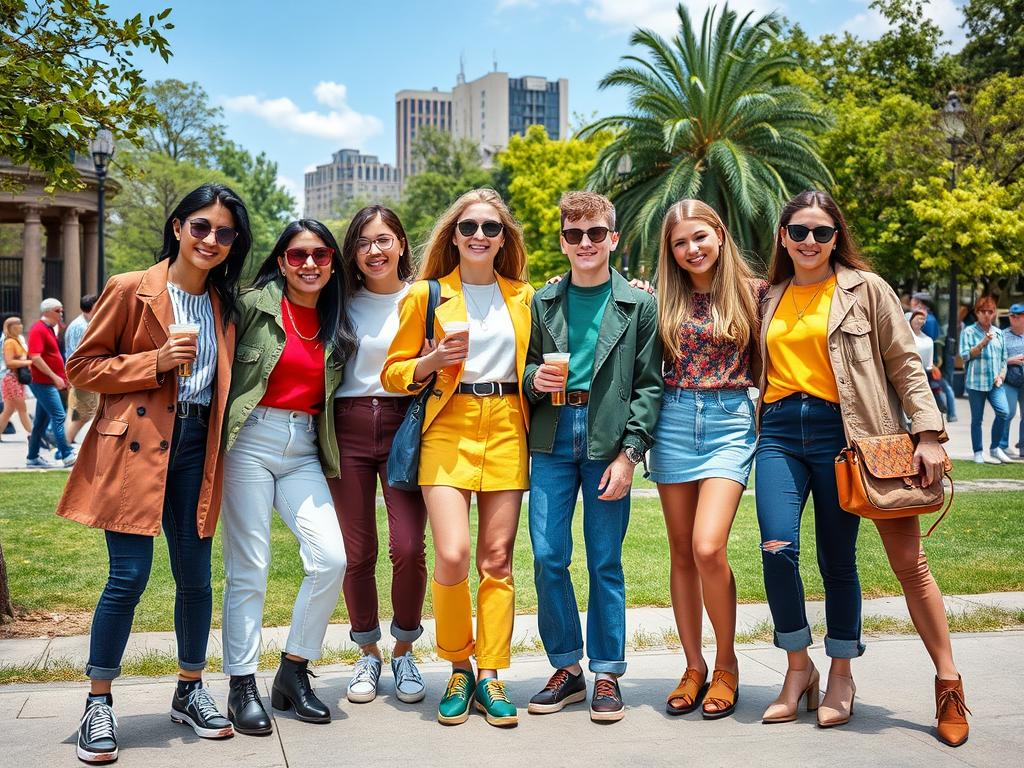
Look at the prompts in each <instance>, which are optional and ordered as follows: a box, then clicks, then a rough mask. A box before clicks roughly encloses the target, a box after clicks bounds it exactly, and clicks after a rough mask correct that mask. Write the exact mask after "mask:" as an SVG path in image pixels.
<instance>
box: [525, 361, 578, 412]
mask: <svg viewBox="0 0 1024 768" xmlns="http://www.w3.org/2000/svg"><path fill="white" fill-rule="evenodd" d="M568 378H569V355H568V353H565V352H549V353H547V354H546V355H544V364H543V365H541V366H539V367H538V368H537V372H536V373H535V374H534V376H533V388H534V389H535V390H537V391H538V392H550V393H551V404H552V405H564V404H565V383H566V381H567V380H568Z"/></svg>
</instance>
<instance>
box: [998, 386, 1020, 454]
mask: <svg viewBox="0 0 1024 768" xmlns="http://www.w3.org/2000/svg"><path fill="white" fill-rule="evenodd" d="M1003 394H1004V395H1005V396H1006V423H1005V424H1004V425H1003V439H1002V440H1000V441H999V447H1000V448H1002V449H1003V450H1006V449H1007V448H1009V447H1010V422H1011V421H1013V417H1014V416H1016V415H1017V410H1018V408H1017V406H1018V405H1019V406H1020V423H1019V424H1018V426H1019V427H1020V432H1019V434H1018V435H1017V448H1018V450H1021V449H1024V389H1019V388H1017V387H1011V386H1010V385H1009V384H1003Z"/></svg>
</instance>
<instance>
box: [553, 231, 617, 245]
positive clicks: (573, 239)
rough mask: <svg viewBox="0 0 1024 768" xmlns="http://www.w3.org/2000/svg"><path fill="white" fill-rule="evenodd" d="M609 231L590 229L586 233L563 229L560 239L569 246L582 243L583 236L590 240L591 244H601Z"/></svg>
mask: <svg viewBox="0 0 1024 768" xmlns="http://www.w3.org/2000/svg"><path fill="white" fill-rule="evenodd" d="M610 231H611V230H610V229H608V227H591V228H590V229H588V230H587V231H586V232H584V231H583V230H582V229H563V230H562V237H564V238H565V242H567V243H568V244H569V245H579V244H580V243H582V242H583V236H584V235H586V236H587V237H589V238H590V242H592V243H603V242H604V239H605V238H606V237H608V233H609V232H610Z"/></svg>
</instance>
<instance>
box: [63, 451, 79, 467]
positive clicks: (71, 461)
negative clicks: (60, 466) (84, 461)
mask: <svg viewBox="0 0 1024 768" xmlns="http://www.w3.org/2000/svg"><path fill="white" fill-rule="evenodd" d="M77 460H78V454H77V453H76V452H75V451H72V452H71V453H69V454H68V455H67V456H65V457H64V458H63V459H61V461H62V462H63V463H64V466H65V467H73V466H74V465H75V462H76V461H77Z"/></svg>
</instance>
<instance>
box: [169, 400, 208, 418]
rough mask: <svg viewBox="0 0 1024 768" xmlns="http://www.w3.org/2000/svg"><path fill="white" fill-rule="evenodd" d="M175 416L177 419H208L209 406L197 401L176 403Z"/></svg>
mask: <svg viewBox="0 0 1024 768" xmlns="http://www.w3.org/2000/svg"><path fill="white" fill-rule="evenodd" d="M174 415H175V416H177V417H178V418H179V419H203V420H205V421H209V420H210V406H208V405H200V404H199V403H181V402H179V403H178V407H177V408H175V414H174Z"/></svg>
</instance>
